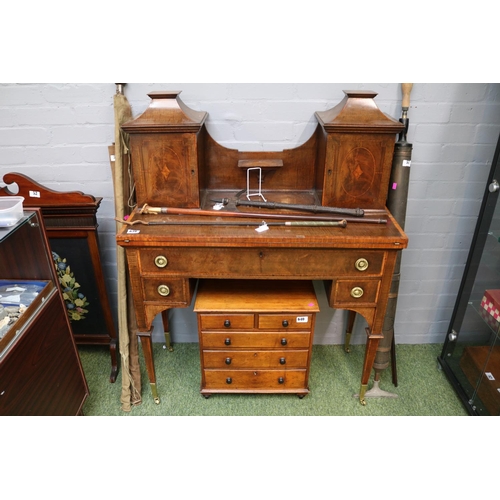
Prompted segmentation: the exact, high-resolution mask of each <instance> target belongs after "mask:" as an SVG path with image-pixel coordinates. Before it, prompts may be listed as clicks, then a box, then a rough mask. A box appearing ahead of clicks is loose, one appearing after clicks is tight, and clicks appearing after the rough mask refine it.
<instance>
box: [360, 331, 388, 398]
mask: <svg viewBox="0 0 500 500" xmlns="http://www.w3.org/2000/svg"><path fill="white" fill-rule="evenodd" d="M366 333H367V334H368V338H367V340H366V349H365V360H364V363H363V373H362V375H361V387H360V389H359V402H360V403H361V404H362V405H363V406H364V405H366V401H365V393H366V390H367V389H368V381H369V380H370V375H371V372H372V369H373V363H374V362H375V356H376V354H377V348H378V344H379V342H380V339H381V338H383V336H382V335H372V334H371V332H370V330H369V329H368V328H367V329H366Z"/></svg>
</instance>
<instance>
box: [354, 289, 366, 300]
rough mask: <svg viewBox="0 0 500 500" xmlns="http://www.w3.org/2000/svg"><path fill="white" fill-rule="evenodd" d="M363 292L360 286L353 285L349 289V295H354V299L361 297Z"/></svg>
mask: <svg viewBox="0 0 500 500" xmlns="http://www.w3.org/2000/svg"><path fill="white" fill-rule="evenodd" d="M364 293H365V292H364V290H363V289H362V288H361V287H360V286H355V287H354V288H353V289H352V290H351V296H352V297H354V298H355V299H359V298H361V297H362V296H363V294H364Z"/></svg>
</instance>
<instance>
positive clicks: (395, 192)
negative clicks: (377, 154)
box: [373, 142, 412, 379]
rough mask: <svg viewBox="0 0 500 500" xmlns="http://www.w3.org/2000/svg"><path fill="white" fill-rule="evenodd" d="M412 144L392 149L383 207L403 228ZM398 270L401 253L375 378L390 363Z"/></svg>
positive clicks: (392, 285)
mask: <svg viewBox="0 0 500 500" xmlns="http://www.w3.org/2000/svg"><path fill="white" fill-rule="evenodd" d="M411 152H412V145H411V144H409V143H407V142H397V143H396V144H395V146H394V156H393V161H392V171H391V178H390V179H391V180H390V183H389V194H388V196H387V208H388V209H389V211H390V212H391V213H392V215H393V217H394V218H395V219H396V221H397V223H398V224H399V225H400V226H401V228H402V229H404V226H405V219H406V207H407V202H408V187H409V183H410V165H411ZM400 269H401V253H398V256H397V258H396V264H395V267H394V274H393V277H392V284H391V291H390V295H389V301H388V303H387V309H386V313H385V318H384V325H383V327H382V334H383V335H384V338H382V339H380V342H379V346H378V349H377V353H376V355H375V362H374V364H373V368H374V370H375V377H376V379H378V377H379V375H380V372H381V371H383V370H385V369H386V368H387V367H388V366H389V363H390V360H391V345H392V342H393V338H394V322H395V319H396V306H397V302H398V293H399V281H400V279H399V278H400Z"/></svg>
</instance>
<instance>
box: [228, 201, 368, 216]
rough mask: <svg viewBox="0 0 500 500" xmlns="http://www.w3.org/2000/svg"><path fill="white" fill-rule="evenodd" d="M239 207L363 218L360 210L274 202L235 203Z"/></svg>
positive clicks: (362, 212) (362, 211)
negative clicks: (302, 211) (279, 209)
mask: <svg viewBox="0 0 500 500" xmlns="http://www.w3.org/2000/svg"><path fill="white" fill-rule="evenodd" d="M238 205H241V206H244V207H260V208H272V209H275V208H284V209H288V210H304V211H306V212H313V213H328V214H345V215H352V216H354V217H363V215H364V214H365V212H364V210H362V209H361V208H337V207H323V206H321V205H295V204H293V203H276V202H269V201H268V202H261V201H244V200H241V201H237V202H236V206H238Z"/></svg>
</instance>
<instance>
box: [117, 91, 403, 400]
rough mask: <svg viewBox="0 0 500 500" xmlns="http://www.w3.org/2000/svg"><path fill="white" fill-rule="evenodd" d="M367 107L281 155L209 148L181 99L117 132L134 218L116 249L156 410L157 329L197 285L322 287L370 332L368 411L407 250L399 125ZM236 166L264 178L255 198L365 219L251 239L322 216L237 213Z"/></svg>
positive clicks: (363, 102) (324, 125)
mask: <svg viewBox="0 0 500 500" xmlns="http://www.w3.org/2000/svg"><path fill="white" fill-rule="evenodd" d="M375 95H376V94H375V93H373V92H362V91H355V92H346V96H345V98H344V99H343V100H342V101H341V102H340V103H339V104H338V105H337V106H335V107H334V108H332V109H331V110H328V111H325V112H318V113H316V118H317V120H318V122H319V123H318V126H317V128H316V130H315V132H314V133H313V135H312V136H311V137H310V139H309V140H307V141H306V142H305V143H304V144H302V145H301V146H299V147H296V148H293V149H288V150H284V151H281V152H262V151H259V152H242V151H238V150H233V149H228V148H225V147H223V146H221V145H219V144H217V143H216V142H215V141H214V140H213V139H212V138H211V137H210V135H209V134H208V132H207V129H206V126H205V121H206V118H207V114H206V113H203V112H197V111H193V110H192V109H190V108H188V107H187V106H186V105H185V104H184V103H183V102H182V101H181V99H180V97H179V92H178V91H176V92H171V91H169V92H154V93H151V94H149V96H150V97H151V103H150V106H149V107H148V108H147V109H146V111H144V113H142V114H141V115H140V116H139V117H137V118H135V119H133V120H131V121H129V122H127V123H125V124H123V125H122V128H123V130H124V131H125V132H127V133H128V134H129V136H130V148H131V157H132V169H133V175H134V180H135V183H136V196H137V204H138V206H137V209H135V210H134V212H133V213H132V214H131V217H130V219H129V220H128V221H126V222H125V223H124V227H123V229H122V230H121V231H119V233H118V234H117V242H118V244H119V245H121V246H123V247H124V248H125V249H126V254H127V261H128V267H129V273H130V280H131V287H132V293H133V300H134V306H135V311H136V318H137V324H138V329H139V333H138V335H139V337H140V339H141V344H142V347H143V352H144V358H145V363H146V368H147V371H148V377H149V381H150V386H151V390H152V394H153V397H154V399H155V401H156V402H157V403H159V397H158V391H157V387H156V374H155V369H154V360H153V354H152V340H151V330H152V321H153V319H154V317H155V316H156V315H157V314H159V313H161V312H162V311H165V310H168V309H170V308H175V307H187V306H189V305H190V303H191V301H192V298H193V291H194V288H195V284H196V280H197V279H202V280H203V279H225V280H227V279H237V280H255V279H259V280H268V281H269V280H277V279H279V280H307V281H311V280H324V282H325V285H326V290H327V296H328V300H329V305H330V306H331V307H333V308H342V309H349V310H353V311H356V312H357V313H359V314H361V315H362V316H363V317H364V318H365V319H366V320H367V323H368V328H367V342H366V354H365V360H364V365H363V369H362V374H361V389H360V393H359V400H360V402H361V403H362V404H365V398H364V394H365V392H366V390H367V386H368V381H369V378H370V373H371V370H372V367H373V362H374V358H375V353H376V350H377V346H378V343H379V340H380V338H382V325H383V320H384V315H385V310H386V306H387V300H388V295H389V291H390V286H391V280H392V275H393V270H394V266H395V262H396V256H397V253H398V252H399V251H400V250H402V249H403V248H406V246H407V242H408V239H407V237H406V235H405V234H404V232H403V230H402V229H401V228H400V227H399V225H398V224H397V222H396V221H395V220H394V218H393V217H392V215H391V214H390V212H389V211H388V210H387V208H386V207H385V200H386V198H387V191H388V179H389V175H390V168H391V159H392V153H393V148H394V143H395V140H396V134H397V133H398V132H400V131H401V130H402V128H403V125H402V124H401V123H400V122H398V121H396V120H394V119H392V118H390V117H388V116H386V115H385V114H384V113H382V112H381V111H380V110H379V109H378V107H377V106H376V104H375V102H374V100H373V98H374V97H375ZM250 160H251V161H250ZM245 161H249V163H250V165H253V166H255V164H257V165H258V164H259V163H260V164H262V165H265V166H266V167H265V168H263V169H262V170H263V171H264V170H265V175H264V174H263V180H262V190H263V193H264V194H265V198H266V200H268V201H270V202H277V203H292V204H307V205H310V206H329V207H333V208H349V207H350V208H353V207H356V208H360V209H362V210H364V215H363V216H362V217H346V220H347V226H346V227H345V228H342V227H328V226H323V227H317V226H296V227H294V226H274V225H273V226H271V225H269V227H268V230H267V231H256V229H258V228H256V227H255V226H251V225H250V223H259V222H261V221H262V220H265V221H267V222H269V223H271V221H272V220H273V218H275V217H286V218H287V219H288V220H292V219H294V218H298V217H303V218H308V217H314V218H315V219H321V220H322V221H324V219H325V218H326V217H327V216H325V215H324V214H321V215H319V214H318V215H314V214H309V215H304V213H302V214H301V215H299V214H297V212H296V211H292V210H289V209H279V210H267V209H260V208H259V209H255V208H248V207H241V206H238V205H237V203H238V201H239V200H240V199H243V195H244V193H245V192H246V187H247V175H246V174H247V169H246V168H245V166H246V165H245ZM247 163H248V162H247ZM271 167H272V168H271ZM224 199H226V200H227V204H226V205H225V206H223V208H221V209H220V210H218V211H216V210H214V205H215V203H214V200H224ZM146 205H147V206H146ZM152 207H154V208H155V209H156V210H152V209H151V208H152ZM150 212H153V214H150ZM180 212H184V213H183V215H176V213H180ZM225 212H227V213H226V214H225ZM231 213H232V214H233V216H229V215H228V214H231ZM342 217H344V215H343V216H342ZM245 221H246V222H248V225H245ZM303 222H307V221H303ZM263 286H264V287H265V286H266V285H263Z"/></svg>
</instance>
